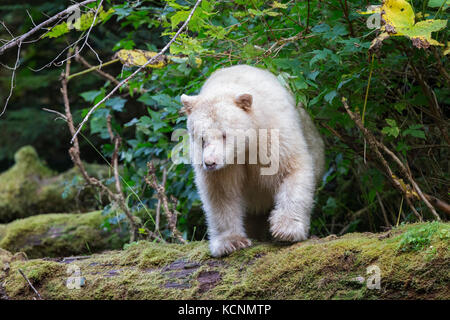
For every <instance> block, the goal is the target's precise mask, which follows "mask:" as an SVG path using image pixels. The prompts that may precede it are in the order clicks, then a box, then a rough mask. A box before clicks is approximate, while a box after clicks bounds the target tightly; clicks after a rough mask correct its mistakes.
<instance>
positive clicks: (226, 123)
mask: <svg viewBox="0 0 450 320" xmlns="http://www.w3.org/2000/svg"><path fill="white" fill-rule="evenodd" d="M181 102H182V104H183V108H182V109H183V111H184V112H185V113H186V115H187V128H188V132H189V140H190V145H191V149H190V153H191V158H192V159H191V160H192V161H193V166H194V172H195V182H196V185H197V189H198V192H199V195H200V198H201V200H202V203H203V208H204V211H205V213H206V220H207V225H208V234H209V240H210V241H209V247H210V250H211V254H212V255H213V256H215V257H219V256H223V255H226V254H229V253H231V252H233V251H235V250H238V249H241V248H245V247H248V246H250V245H251V241H250V239H249V238H250V237H251V238H261V237H262V236H263V235H264V234H265V233H267V232H268V231H270V234H271V235H272V237H273V238H274V239H276V240H280V241H290V242H295V241H302V240H305V239H307V237H308V233H309V226H310V214H311V210H312V207H313V202H314V192H315V188H316V184H317V183H318V182H319V181H320V179H321V177H322V174H323V167H324V144H323V141H322V139H321V137H320V135H319V133H318V131H317V129H316V128H315V126H314V124H313V122H312V120H311V119H310V117H309V115H308V114H307V112H306V111H305V110H303V109H302V108H301V107H299V108H296V107H295V102H294V99H293V97H292V95H291V94H290V93H289V92H288V90H286V88H284V87H283V86H282V85H281V84H280V82H279V81H278V80H277V78H276V77H275V76H274V75H273V74H272V73H270V72H268V71H266V70H262V69H259V68H255V67H251V66H247V65H237V66H232V67H228V68H223V69H220V70H218V71H216V72H214V73H213V74H212V75H211V76H210V77H209V79H208V80H207V81H206V82H205V84H204V85H203V87H202V89H201V91H200V93H199V94H198V95H197V96H187V95H184V94H183V95H182V96H181Z"/></svg>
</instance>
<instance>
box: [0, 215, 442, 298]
mask: <svg viewBox="0 0 450 320" xmlns="http://www.w3.org/2000/svg"><path fill="white" fill-rule="evenodd" d="M449 233H450V224H448V223H423V224H411V225H404V226H401V227H399V228H396V229H393V230H391V231H388V232H385V233H382V234H369V233H365V234H361V233H353V234H348V235H345V236H343V237H335V236H330V237H327V238H324V239H313V240H308V241H305V242H302V243H297V244H294V245H282V244H274V243H259V244H256V245H255V246H253V247H251V248H247V249H245V250H241V251H237V252H234V253H233V254H231V255H230V256H228V257H225V258H221V259H215V258H211V256H210V255H209V251H208V246H207V242H205V241H201V242H192V243H189V244H187V245H179V244H159V243H150V242H145V241H141V242H138V243H135V244H131V245H129V246H127V248H126V249H125V250H122V251H111V252H106V253H103V254H96V255H92V256H90V257H80V258H77V257H73V258H66V259H55V260H53V261H51V260H48V259H40V260H30V261H13V262H10V268H9V269H8V272H7V273H6V274H5V275H4V276H3V279H0V291H3V292H4V295H5V296H7V297H8V298H10V299H32V298H34V297H35V294H34V293H33V291H32V290H31V289H30V287H29V285H28V284H27V283H26V282H25V280H24V279H23V277H22V276H21V275H20V274H19V273H18V269H19V268H20V269H21V270H23V271H24V273H25V274H26V275H27V277H28V278H29V279H30V281H31V282H32V283H33V285H34V286H35V287H36V289H37V290H38V291H39V293H40V294H41V295H42V296H43V298H44V299H449V298H450V291H449V290H448V286H449V280H450V276H449V272H448V266H449V263H450V259H449V258H450V257H449V244H450V243H449V241H450V236H449ZM410 243H421V244H423V246H410V245H409V244H410ZM374 265H376V266H378V267H379V269H380V271H381V274H380V279H381V282H380V284H381V287H380V289H369V288H368V287H367V285H366V279H365V278H367V277H368V275H367V268H368V267H369V266H374ZM68 270H79V271H81V275H75V276H74V275H73V274H72V275H71V274H70V272H69V275H68V273H67V271H68ZM69 277H71V278H69ZM68 283H69V284H80V287H79V288H78V289H69V288H68V287H67V284H68ZM2 286H3V287H2ZM72 288H73V287H72Z"/></svg>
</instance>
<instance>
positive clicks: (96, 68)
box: [69, 55, 119, 85]
mask: <svg viewBox="0 0 450 320" xmlns="http://www.w3.org/2000/svg"><path fill="white" fill-rule="evenodd" d="M75 60H76V61H78V62H80V63H81V64H82V65H84V66H85V67H87V68H88V69H86V70H83V71H80V72H78V73H74V74H73V75H71V76H70V79H72V78H74V77H75V76H76V75H82V74H85V73H88V72H91V71H95V72H97V73H98V74H99V75H101V76H102V77H103V78H105V79H107V80H109V81H111V82H112V83H114V84H115V85H118V84H119V80H117V79H116V78H114V77H113V76H112V75H110V74H109V73H106V72H104V71H102V70H100V68H102V67H105V66H107V65H109V64H112V63H115V62H117V61H119V59H114V60H111V61H108V62H105V63H103V64H102V65H97V66H92V65H91V64H89V62H87V61H86V60H85V59H84V58H83V57H82V56H81V55H77V56H76V57H75ZM70 79H69V80H70Z"/></svg>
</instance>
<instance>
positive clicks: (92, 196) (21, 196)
mask: <svg viewBox="0 0 450 320" xmlns="http://www.w3.org/2000/svg"><path fill="white" fill-rule="evenodd" d="M15 162H16V163H15V165H14V166H13V167H11V168H10V169H9V170H7V171H5V172H4V173H2V174H0V223H5V222H10V221H13V220H15V219H19V218H25V217H28V216H31V215H36V214H42V213H52V212H65V213H69V212H88V211H92V210H95V209H96V208H97V206H98V200H97V199H98V198H99V196H98V194H97V193H96V192H95V191H94V190H93V189H92V188H90V187H84V181H83V178H82V177H81V174H80V173H79V170H78V169H76V168H73V169H70V170H68V171H67V172H64V173H62V174H60V175H57V174H56V173H55V172H53V171H52V170H50V169H49V168H47V167H46V166H45V165H44V163H42V161H41V160H40V159H39V157H38V154H37V152H36V150H34V148H33V147H31V146H26V147H23V148H21V149H20V150H19V151H17V153H16V154H15ZM86 170H87V171H88V172H89V173H90V174H92V175H93V176H95V177H97V178H108V177H109V176H110V172H109V170H108V167H106V166H101V165H86Z"/></svg>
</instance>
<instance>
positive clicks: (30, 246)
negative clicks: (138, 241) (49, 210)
mask: <svg viewBox="0 0 450 320" xmlns="http://www.w3.org/2000/svg"><path fill="white" fill-rule="evenodd" d="M105 218H106V217H105V216H103V215H102V213H101V212H100V211H95V212H90V213H79V214H43V215H37V216H33V217H29V218H25V219H19V220H16V221H13V222H11V223H9V224H6V225H0V248H3V249H6V250H8V251H11V252H13V253H16V252H24V253H26V254H27V256H28V257H30V258H40V257H64V256H68V255H80V254H91V253H93V252H99V251H102V250H107V249H108V250H109V249H120V248H122V247H123V245H124V244H125V243H126V242H127V241H128V239H129V236H128V232H127V230H126V228H125V225H124V226H123V227H124V228H123V229H122V230H120V229H113V230H109V231H108V230H105V229H102V227H101V225H102V222H103V221H104V220H105Z"/></svg>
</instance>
